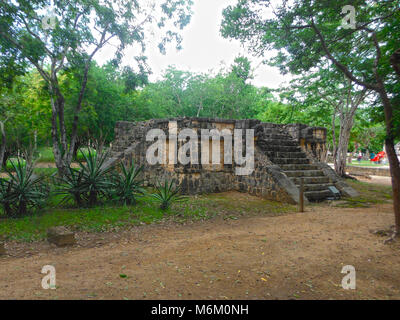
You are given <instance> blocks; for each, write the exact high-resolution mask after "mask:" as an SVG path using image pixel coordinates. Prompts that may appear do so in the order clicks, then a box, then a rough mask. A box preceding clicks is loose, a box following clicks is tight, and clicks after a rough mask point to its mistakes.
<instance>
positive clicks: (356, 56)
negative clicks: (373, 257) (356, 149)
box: [221, 0, 400, 236]
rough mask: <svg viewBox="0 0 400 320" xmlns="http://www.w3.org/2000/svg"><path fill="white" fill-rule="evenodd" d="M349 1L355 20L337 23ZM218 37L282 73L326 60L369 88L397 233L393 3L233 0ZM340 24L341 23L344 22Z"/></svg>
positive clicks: (399, 170)
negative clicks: (380, 125) (381, 130)
mask: <svg viewBox="0 0 400 320" xmlns="http://www.w3.org/2000/svg"><path fill="white" fill-rule="evenodd" d="M349 4H350V5H353V6H354V7H355V9H356V12H357V21H356V23H355V24H354V26H350V28H348V26H349V25H348V24H347V25H346V27H343V25H342V20H343V19H342V18H343V16H341V12H342V9H343V7H344V6H345V5H349ZM223 16H224V19H223V22H222V26H221V31H222V34H223V36H225V37H230V38H235V39H239V40H241V41H242V42H243V43H248V44H249V45H250V46H249V48H250V50H252V51H253V52H254V53H256V54H259V55H264V54H265V52H266V50H269V49H272V48H274V49H276V50H277V52H278V53H277V54H276V55H275V56H274V58H273V59H272V60H271V62H272V63H273V64H274V65H278V66H279V67H280V68H281V70H282V72H289V71H290V72H292V73H294V74H300V73H302V72H304V71H309V70H311V69H312V68H320V67H321V65H325V64H326V63H330V64H331V65H332V66H334V67H335V68H336V69H337V70H338V71H340V72H341V73H343V74H344V75H345V76H346V77H347V78H348V79H350V80H351V81H352V82H354V83H355V84H357V85H359V86H361V87H362V88H364V89H366V90H371V91H372V92H373V93H374V94H375V96H376V99H377V103H379V104H380V105H381V110H382V111H383V112H380V114H381V115H384V120H385V124H386V139H385V148H386V153H387V156H388V159H389V164H390V170H391V175H392V187H393V204H394V213H395V225H396V231H395V233H394V235H393V236H396V235H399V234H400V166H399V160H398V158H397V156H396V152H395V149H394V143H395V140H396V139H398V138H399V136H400V121H399V120H400V117H399V112H400V111H398V110H399V108H395V106H397V105H399V102H400V97H399V95H398V92H400V81H399V80H400V73H399V61H400V59H399V48H398V45H399V44H398V39H400V24H399V21H400V7H399V1H398V0H393V1H377V0H375V1H372V0H370V1H369V0H368V1H361V0H353V1H350V2H349V1H335V2H329V4H328V3H327V2H325V1H313V0H307V1H300V0H295V1H291V2H290V3H289V2H288V1H284V0H283V1H279V2H278V3H277V4H275V2H274V5H272V2H271V1H261V0H246V1H244V0H238V1H237V3H236V5H235V6H229V7H227V8H226V9H225V10H224V12H223ZM344 22H346V21H344Z"/></svg>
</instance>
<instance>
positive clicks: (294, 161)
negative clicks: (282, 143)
mask: <svg viewBox="0 0 400 320" xmlns="http://www.w3.org/2000/svg"><path fill="white" fill-rule="evenodd" d="M271 160H272V162H273V163H276V164H279V165H292V164H293V165H297V164H309V163H310V160H309V159H307V158H273V159H271Z"/></svg>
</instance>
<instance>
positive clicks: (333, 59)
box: [311, 20, 379, 91]
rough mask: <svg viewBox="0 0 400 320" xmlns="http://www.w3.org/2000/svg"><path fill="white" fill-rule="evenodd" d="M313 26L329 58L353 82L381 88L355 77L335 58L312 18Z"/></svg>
mask: <svg viewBox="0 0 400 320" xmlns="http://www.w3.org/2000/svg"><path fill="white" fill-rule="evenodd" d="M311 26H312V28H313V30H314V31H315V33H316V34H317V36H318V38H319V40H320V42H321V45H322V48H323V50H324V51H325V53H326V55H327V57H328V58H329V60H331V61H332V63H333V64H334V65H335V66H336V67H337V68H338V69H339V70H341V71H342V72H343V73H344V74H345V75H346V76H347V77H348V78H349V79H350V80H352V81H353V82H355V83H357V84H359V85H360V86H363V87H364V88H367V89H370V90H375V91H378V90H379V86H378V85H376V84H370V83H368V82H365V81H362V80H360V79H358V78H357V77H355V76H354V75H353V73H352V72H351V71H350V70H349V69H348V68H347V67H346V66H345V65H343V64H341V63H340V62H339V61H338V60H336V59H335V57H334V56H333V55H332V53H331V52H330V50H329V48H328V47H327V45H326V42H325V39H324V37H323V36H322V34H321V32H320V31H319V29H318V28H317V26H316V25H315V23H314V20H312V23H311Z"/></svg>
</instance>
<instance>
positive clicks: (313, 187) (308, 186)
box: [296, 184, 331, 192]
mask: <svg viewBox="0 0 400 320" xmlns="http://www.w3.org/2000/svg"><path fill="white" fill-rule="evenodd" d="M296 186H297V187H298V188H300V184H298V185H296ZM329 186H331V185H329V184H304V191H305V192H306V191H323V190H328V187H329Z"/></svg>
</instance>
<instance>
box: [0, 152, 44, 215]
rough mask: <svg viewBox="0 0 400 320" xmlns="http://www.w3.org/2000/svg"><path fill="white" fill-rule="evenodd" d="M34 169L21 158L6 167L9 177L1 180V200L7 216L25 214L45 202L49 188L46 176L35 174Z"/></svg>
mask: <svg viewBox="0 0 400 320" xmlns="http://www.w3.org/2000/svg"><path fill="white" fill-rule="evenodd" d="M33 169H34V168H33V165H28V164H27V165H25V163H23V162H21V161H20V160H19V159H17V161H16V162H14V161H12V162H11V168H10V169H7V168H6V172H7V178H6V179H1V182H0V192H1V196H0V201H1V203H2V205H3V209H4V212H5V214H6V215H7V216H15V215H25V214H27V213H28V211H29V210H30V209H33V208H39V207H42V206H43V205H44V204H45V202H46V199H47V198H48V194H49V188H48V187H47V186H46V185H45V184H44V179H45V177H44V176H38V175H35V174H34V172H33Z"/></svg>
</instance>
